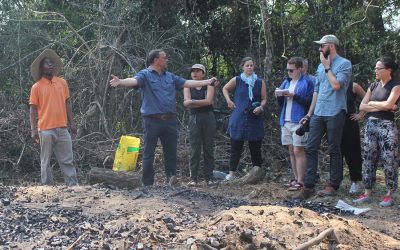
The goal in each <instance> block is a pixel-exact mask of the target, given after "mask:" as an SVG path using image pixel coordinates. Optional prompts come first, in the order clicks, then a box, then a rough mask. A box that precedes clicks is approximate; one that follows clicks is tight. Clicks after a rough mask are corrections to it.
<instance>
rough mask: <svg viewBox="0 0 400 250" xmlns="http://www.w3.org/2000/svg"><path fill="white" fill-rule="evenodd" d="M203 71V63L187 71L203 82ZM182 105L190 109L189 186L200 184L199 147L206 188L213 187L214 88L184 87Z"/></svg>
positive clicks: (193, 77)
mask: <svg viewBox="0 0 400 250" xmlns="http://www.w3.org/2000/svg"><path fill="white" fill-rule="evenodd" d="M205 75H206V68H205V67H204V66H203V65H202V64H194V65H193V66H192V68H191V70H190V76H191V77H192V79H193V80H203V79H204V78H205ZM183 96H184V97H183V98H184V100H183V105H184V106H185V107H186V108H189V109H190V117H189V135H190V148H191V154H190V178H191V181H190V182H189V183H188V186H196V185H197V184H198V182H199V167H200V157H201V148H203V159H204V169H203V170H204V171H203V177H204V180H205V185H206V186H210V185H214V184H215V182H213V180H212V177H213V170H214V137H215V131H216V123H215V117H214V112H213V111H214V110H213V103H214V97H215V88H214V87H212V86H203V87H197V88H184V90H183Z"/></svg>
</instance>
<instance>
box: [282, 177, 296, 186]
mask: <svg viewBox="0 0 400 250" xmlns="http://www.w3.org/2000/svg"><path fill="white" fill-rule="evenodd" d="M296 184H297V180H295V179H291V180H290V181H289V182H288V183H285V184H284V186H285V187H287V188H289V187H292V186H293V185H296Z"/></svg>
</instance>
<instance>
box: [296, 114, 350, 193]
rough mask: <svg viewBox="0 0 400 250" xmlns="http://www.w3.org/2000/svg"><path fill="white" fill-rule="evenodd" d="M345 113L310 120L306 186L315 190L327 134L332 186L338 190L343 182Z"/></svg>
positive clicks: (315, 117)
mask: <svg viewBox="0 0 400 250" xmlns="http://www.w3.org/2000/svg"><path fill="white" fill-rule="evenodd" d="M345 116H346V115H345V113H344V111H341V112H340V113H338V114H337V115H334V116H318V115H313V116H312V117H311V120H310V132H309V134H308V140H307V145H306V148H305V151H306V158H307V166H306V173H305V176H304V186H305V187H307V188H314V186H315V183H316V182H317V170H318V150H319V146H320V144H321V140H322V137H323V136H324V134H325V133H326V134H327V137H328V153H329V156H330V168H329V178H330V185H331V186H332V187H333V188H335V189H338V188H339V187H340V184H341V182H342V180H343V158H342V154H341V152H340V144H341V141H342V132H343V125H344V120H345Z"/></svg>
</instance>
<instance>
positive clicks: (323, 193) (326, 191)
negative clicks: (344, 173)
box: [317, 185, 337, 197]
mask: <svg viewBox="0 0 400 250" xmlns="http://www.w3.org/2000/svg"><path fill="white" fill-rule="evenodd" d="M336 193H337V191H336V189H334V188H333V187H332V186H331V185H327V186H325V188H324V189H322V190H320V191H318V193H317V194H318V196H319V197H326V196H335V195H336Z"/></svg>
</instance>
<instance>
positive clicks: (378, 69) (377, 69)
mask: <svg viewBox="0 0 400 250" xmlns="http://www.w3.org/2000/svg"><path fill="white" fill-rule="evenodd" d="M382 69H386V68H375V70H376V71H380V70H382Z"/></svg>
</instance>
